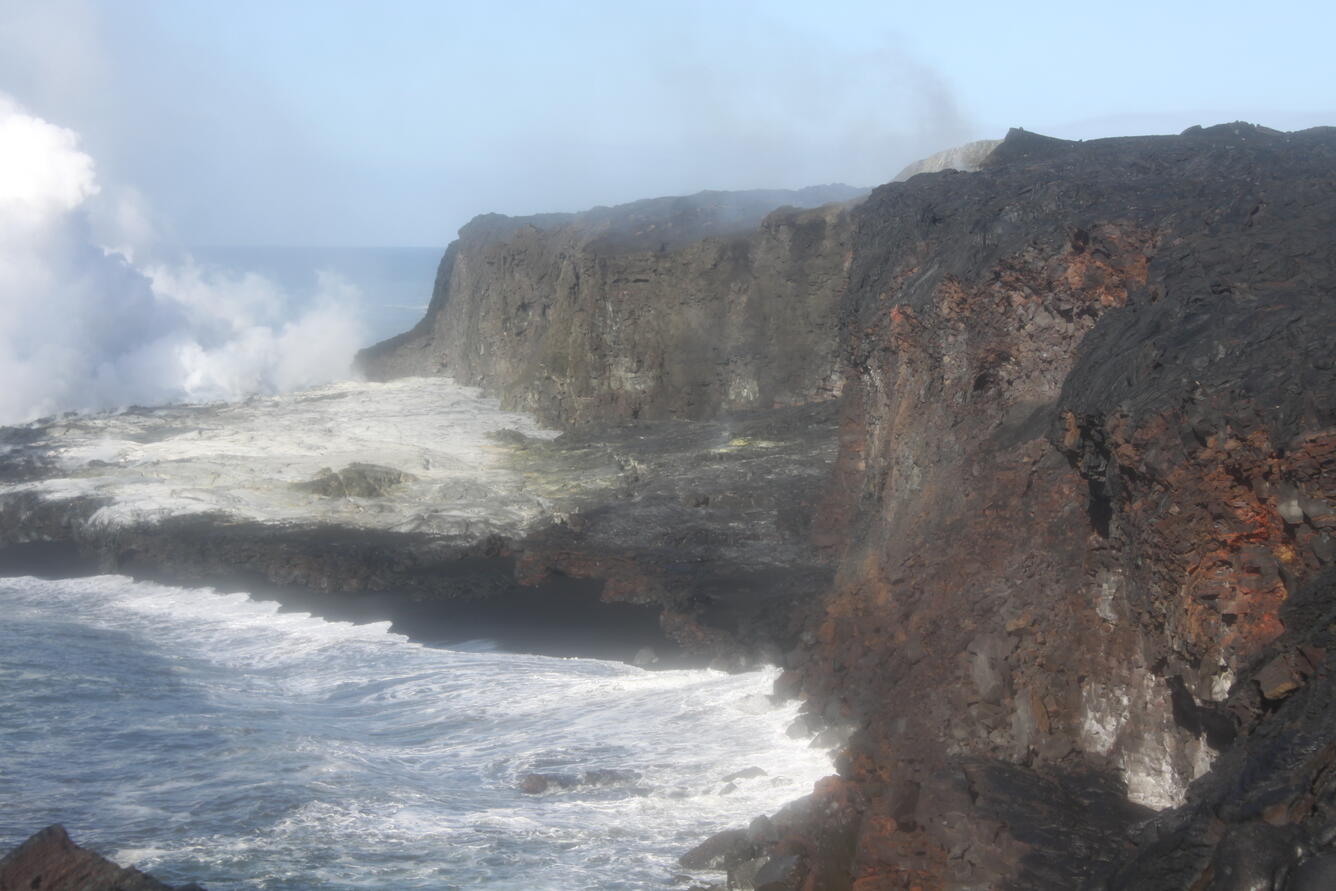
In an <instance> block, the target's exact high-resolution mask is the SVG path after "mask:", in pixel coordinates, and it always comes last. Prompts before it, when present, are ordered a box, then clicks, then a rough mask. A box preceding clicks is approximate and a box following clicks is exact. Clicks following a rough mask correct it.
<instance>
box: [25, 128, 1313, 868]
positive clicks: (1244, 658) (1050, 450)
mask: <svg viewBox="0 0 1336 891" xmlns="http://www.w3.org/2000/svg"><path fill="white" fill-rule="evenodd" d="M1333 171H1336V130H1333V129H1331V128H1320V129H1316V130H1310V131H1304V132H1301V133H1293V134H1285V133H1277V132H1275V131H1270V130H1265V129H1263V128H1257V127H1252V126H1249V125H1242V124H1233V125H1224V126H1221V127H1213V128H1209V129H1204V130H1203V129H1200V128H1196V129H1194V130H1192V131H1189V132H1187V133H1184V134H1182V135H1180V136H1176V137H1144V138H1128V139H1114V140H1097V141H1093V142H1088V143H1070V142H1064V141H1061V140H1053V139H1048V138H1045V137H1041V136H1037V135H1035V134H1030V133H1025V132H1023V131H1013V132H1012V133H1011V134H1010V135H1009V136H1008V137H1007V139H1006V140H1004V141H1003V142H1002V143H1001V144H1000V145H999V146H997V147H996V148H995V149H993V151H992V153H991V155H989V156H988V157H987V159H986V160H985V161H983V166H982V169H981V170H980V171H978V172H975V173H961V172H956V171H951V170H945V171H942V172H935V173H926V174H921V175H919V176H915V177H913V178H911V179H910V180H908V181H907V182H903V183H894V184H890V185H887V186H883V187H881V188H879V189H877V190H875V191H874V192H873V193H872V194H871V195H870V196H869V197H867V198H866V199H856V200H854V201H853V202H851V203H844V204H834V205H826V206H824V207H817V208H808V209H781V210H776V211H774V212H773V213H770V214H769V215H768V216H764V218H763V219H759V222H758V221H757V220H752V219H750V218H747V219H743V218H742V217H729V221H728V224H727V225H725V224H724V223H722V222H720V219H719V218H718V214H719V213H720V211H719V210H718V208H717V207H716V208H714V209H713V210H712V209H711V208H712V205H709V204H708V202H707V203H706V204H704V205H701V204H699V203H698V204H695V205H692V204H690V203H688V204H686V205H684V204H681V203H676V204H675V203H672V202H667V203H657V204H656V203H654V202H648V203H641V204H639V205H632V206H629V208H630V209H611V210H609V209H602V210H601V211H598V212H591V213H590V214H589V215H575V216H571V215H558V216H554V217H541V218H527V219H514V220H511V219H506V218H495V217H488V218H480V220H479V221H476V222H475V223H474V224H470V226H469V227H466V228H465V230H464V231H462V232H461V238H460V240H459V241H458V242H456V243H455V244H453V245H452V246H451V247H450V249H449V250H448V251H447V253H446V257H445V259H444V261H443V263H442V267H441V272H440V275H439V276H438V280H437V287H436V292H435V294H434V295H433V301H432V306H431V309H430V310H429V312H428V315H427V317H426V318H425V319H424V320H423V322H422V323H421V324H419V325H418V326H417V327H416V328H415V329H414V330H413V331H412V332H409V333H407V334H405V335H401V336H400V337H399V338H395V339H393V340H392V341H389V342H387V343H385V344H382V345H380V346H378V347H376V348H373V349H372V350H369V351H367V352H366V353H365V354H364V355H363V357H362V364H363V367H364V368H365V369H366V370H367V372H368V374H369V375H370V376H372V377H374V378H387V379H388V378H395V377H396V376H398V375H402V374H419V375H420V374H438V373H439V374H445V375H450V376H453V377H455V378H457V379H459V380H460V381H462V382H465V383H469V384H477V385H480V386H482V387H483V388H484V389H485V390H486V391H488V392H490V393H493V394H495V395H497V396H499V397H500V398H501V399H502V402H503V405H504V406H506V407H510V408H519V409H525V410H529V411H534V412H536V413H537V414H538V415H539V416H540V417H542V418H543V419H544V420H545V421H547V422H549V423H552V424H556V425H558V426H560V427H562V428H564V429H566V430H567V431H568V432H566V433H565V434H563V435H562V436H561V437H558V438H557V439H555V440H539V439H535V438H533V437H528V436H525V435H523V434H517V435H497V436H495V437H494V442H495V445H496V448H497V449H499V450H500V453H502V457H501V458H500V460H501V461H503V463H504V464H505V466H506V468H507V472H508V473H514V474H515V477H514V479H518V480H523V485H522V486H520V487H519V488H517V489H504V492H505V493H506V495H505V497H506V498H508V499H521V500H523V499H525V498H532V501H524V502H523V503H524V504H539V503H541V504H542V505H543V508H542V511H539V512H538V513H537V514H534V515H533V516H534V517H537V519H532V520H526V521H525V525H523V526H517V527H515V528H513V529H507V530H506V531H505V532H504V533H503V534H493V532H492V531H487V532H486V533H485V534H484V533H483V532H482V531H479V530H475V531H474V532H470V531H468V530H467V529H463V527H461V530H462V531H460V530H455V531H453V532H451V533H450V534H448V535H446V534H441V533H440V532H422V533H409V532H404V531H395V530H391V529H381V530H374V529H367V528H355V527H353V528H348V527H341V526H339V525H338V524H334V525H305V526H303V525H301V524H296V525H293V524H284V525H279V526H275V525H274V524H272V523H264V522H255V521H245V520H238V519H237V518H236V517H229V516H227V515H225V514H217V513H213V514H200V515H194V516H191V517H186V518H177V519H172V518H168V519H165V520H163V519H161V518H156V519H153V520H152V521H151V522H150V521H145V522H134V523H129V524H122V525H119V526H108V525H106V524H102V523H99V522H97V521H96V520H95V517H97V516H99V514H98V511H99V510H101V509H102V508H104V507H106V506H107V501H106V499H105V498H104V497H101V496H96V495H76V496H74V497H66V498H62V499H54V500H53V499H51V498H49V497H43V496H42V495H40V494H37V493H34V492H33V491H31V490H30V489H23V488H22V486H21V485H19V486H17V487H11V488H10V489H9V490H7V491H6V492H5V493H3V494H0V542H4V543H5V544H7V545H9V546H11V548H16V547H18V546H20V545H21V546H23V547H25V548H28V549H29V550H28V551H27V552H26V553H28V554H29V555H30V556H31V555H34V554H36V553H37V551H35V550H32V549H33V548H42V547H55V546H56V545H58V544H59V543H65V544H66V545H68V546H70V547H73V548H75V549H77V552H78V553H79V554H80V555H81V556H82V557H83V558H85V559H89V560H92V561H94V562H95V563H96V565H97V566H98V567H99V568H101V569H107V570H120V571H127V572H132V573H153V572H163V571H165V572H170V573H172V574H173V577H174V578H180V579H183V580H185V579H190V580H208V579H210V578H212V577H213V576H215V575H218V574H220V573H226V572H236V571H238V570H241V571H244V572H245V573H247V574H248V577H249V578H251V579H259V580H262V581H265V582H268V583H280V584H284V585H294V586H299V587H304V588H307V589H309V590H312V591H316V592H340V591H341V592H364V591H370V592H390V591H395V592H400V593H401V594H403V595H405V596H406V597H407V598H408V599H409V600H412V601H417V602H421V603H432V604H435V605H437V606H439V605H440V602H441V601H443V600H444V599H445V598H450V597H459V596H461V592H466V593H465V594H464V595H463V599H464V600H465V601H470V602H485V601H491V602H495V603H498V604H512V605H520V606H522V607H523V608H524V609H525V610H526V611H528V610H530V609H538V608H539V606H538V605H539V603H541V602H543V601H544V600H550V599H551V598H562V597H576V598H577V599H578V598H584V600H583V603H584V604H585V606H584V607H582V608H580V609H578V610H575V611H573V612H572V613H571V615H572V616H573V625H579V624H581V623H583V622H591V623H592V622H595V621H598V620H597V619H596V618H595V617H596V616H599V615H602V614H603V611H604V609H605V607H606V606H607V605H608V604H609V603H615V604H622V605H624V604H635V605H636V606H637V607H639V609H640V610H641V613H640V615H641V617H642V618H643V617H644V616H652V617H654V622H652V623H650V624H653V625H656V626H657V627H656V628H654V629H653V631H645V629H646V627H647V626H646V624H645V623H643V622H641V623H640V624H639V625H637V626H636V627H638V628H640V629H641V631H640V632H637V633H643V634H644V635H645V636H642V637H637V639H636V643H637V646H636V647H635V650H636V651H639V649H641V647H642V646H659V647H667V646H669V645H671V646H673V647H678V648H680V649H681V652H682V653H683V658H688V659H698V660H702V661H704V662H709V663H711V664H715V665H718V666H721V667H729V668H743V667H746V666H747V665H749V664H753V663H755V662H758V661H767V662H774V663H777V664H780V665H782V666H784V667H785V669H786V673H785V674H784V675H783V676H782V678H781V680H780V683H779V687H780V689H779V690H777V692H778V693H780V694H781V695H786V696H799V697H801V698H803V699H804V700H805V702H806V709H807V711H808V713H809V714H810V715H811V716H812V720H813V722H824V723H829V724H834V725H838V726H849V727H852V728H856V731H855V732H854V733H853V735H852V737H851V738H850V739H849V740H848V743H847V745H845V746H843V750H842V752H841V754H840V757H839V759H838V767H839V773H838V775H837V776H834V777H830V778H828V779H826V780H823V781H822V782H821V783H819V784H818V785H817V788H816V789H815V790H814V792H813V794H812V795H811V796H809V797H807V798H805V799H803V800H801V801H799V802H796V803H794V804H793V805H791V806H790V807H789V808H786V809H785V810H784V811H783V812H781V813H780V814H777V815H774V816H772V817H767V818H764V819H758V821H757V822H755V823H753V825H752V826H751V827H750V828H749V829H747V830H738V831H736V832H734V833H731V834H727V835H725V836H723V837H716V838H715V839H712V840H710V841H709V842H707V843H706V844H705V845H703V846H702V847H701V848H698V849H697V850H696V851H695V852H692V853H691V854H690V855H688V861H689V862H691V863H697V862H699V863H705V864H708V865H710V866H713V867H720V868H724V869H726V870H727V871H728V873H729V880H728V881H729V882H730V887H737V888H748V887H755V888H766V889H771V891H773V889H798V888H803V889H812V891H816V889H857V891H880V889H902V888H905V889H907V888H1017V889H1042V888H1054V889H1059V888H1074V887H1090V888H1104V889H1133V888H1136V889H1142V888H1165V889H1170V888H1175V889H1176V888H1183V889H1187V888H1193V889H1207V888H1210V889H1221V891H1225V889H1243V888H1254V887H1273V888H1283V889H1311V888H1318V887H1325V884H1323V883H1324V882H1327V881H1328V880H1329V878H1330V873H1331V869H1332V867H1331V863H1332V862H1336V849H1333V848H1332V847H1331V842H1332V838H1333V831H1336V830H1333V827H1336V785H1333V784H1332V782H1331V780H1330V776H1329V774H1330V771H1329V767H1330V764H1331V763H1332V761H1333V755H1332V754H1331V753H1332V752H1336V726H1333V725H1332V723H1331V721H1332V718H1331V715H1332V714H1336V712H1334V711H1333V709H1332V708H1331V703H1329V702H1328V699H1329V698H1330V697H1331V696H1332V695H1333V691H1336V686H1333V684H1332V681H1331V678H1330V676H1329V670H1330V669H1329V667H1328V661H1329V660H1328V659H1327V653H1328V651H1329V650H1330V649H1331V648H1332V646H1333V645H1336V641H1333V640H1330V639H1329V638H1330V636H1331V633H1332V632H1331V628H1334V627H1336V565H1334V561H1336V546H1333V543H1332V542H1333V536H1334V535H1336V363H1333V361H1332V350H1331V344H1332V342H1333V337H1336V255H1334V254H1333V253H1332V251H1331V248H1330V244H1331V238H1332V235H1333V233H1336V176H1334V174H1333ZM684 208H685V209H686V210H687V211H689V212H688V213H684ZM749 213H755V208H751V209H750V210H749ZM744 216H745V215H744ZM757 216H759V214H757ZM670 224H671V225H670ZM661 226H670V228H671V232H672V236H671V237H670V238H669V237H663V236H662V235H661V234H655V233H656V232H659V227H661ZM619 227H621V228H619ZM63 423H64V422H61V421H54V422H51V424H49V425H46V426H45V427H44V426H43V425H35V426H33V427H31V428H27V429H26V430H25V431H24V432H22V434H21V435H20V434H15V433H10V434H8V436H9V439H8V440H7V443H6V444H7V445H8V446H9V451H8V454H7V455H6V456H5V459H4V463H5V467H6V477H7V478H9V479H13V480H15V481H17V482H18V483H23V484H24V485H26V484H27V483H28V482H32V481H39V482H40V481H42V480H49V479H52V478H53V473H55V472H56V471H53V468H55V467H56V466H57V464H58V462H57V461H55V458H54V457H53V455H54V452H53V451H52V449H54V448H55V447H54V445H52V444H53V443H54V442H55V441H56V440H57V438H58V431H57V428H58V427H60V426H61V425H62V424H63ZM171 423H172V424H173V425H179V423H180V418H179V417H174V418H173V419H172V420H171ZM48 434H49V435H48ZM392 469H394V470H396V471H408V470H409V468H407V467H399V468H392ZM59 472H60V473H65V472H67V471H66V470H60V471H59ZM81 472H83V473H86V474H88V475H92V476H97V475H99V474H102V473H109V472H111V471H109V470H107V469H106V468H101V467H91V466H88V465H85V470H84V471H81ZM497 485H499V484H497ZM495 491H498V492H500V491H503V490H502V489H496V490H495ZM303 497H313V498H318V497H321V496H320V495H319V494H314V495H312V494H310V493H307V494H306V495H304V496H303ZM368 497H370V499H371V501H373V502H374V501H376V500H377V499H380V502H378V503H379V504H380V507H381V508H383V512H387V511H393V510H396V509H398V507H396V506H395V505H394V504H392V503H391V502H392V501H393V499H394V498H395V497H396V496H395V495H394V494H393V493H392V492H385V493H372V495H371V496H368ZM461 497H463V496H461ZM507 503H510V502H507ZM515 503H516V504H520V501H515ZM525 510H528V508H525ZM535 510H537V508H535ZM543 511H546V513H543ZM525 516H530V514H525ZM451 529H454V527H451ZM9 553H10V554H11V555H15V559H18V555H20V554H21V552H20V551H19V550H13V549H11V550H10V551H9ZM525 586H528V587H529V588H530V589H531V590H530V591H529V594H530V595H532V596H531V598H530V599H529V600H524V599H522V598H523V595H521V593H520V592H521V591H522V590H523V589H524V587H525ZM563 592H564V593H563ZM577 592H578V593H577ZM559 602H561V603H569V602H572V601H568V600H561V601H559ZM512 614H513V613H512ZM633 624H634V623H631V622H629V621H627V622H625V623H624V624H618V623H617V622H613V623H612V624H611V625H609V626H607V627H608V628H609V629H616V633H618V634H620V633H621V631H622V629H630V628H631V627H632V625H633ZM667 652H668V650H666V649H665V653H667ZM628 656H629V654H628V655H626V656H622V657H621V658H627V657H628ZM630 658H634V657H633V656H630Z"/></svg>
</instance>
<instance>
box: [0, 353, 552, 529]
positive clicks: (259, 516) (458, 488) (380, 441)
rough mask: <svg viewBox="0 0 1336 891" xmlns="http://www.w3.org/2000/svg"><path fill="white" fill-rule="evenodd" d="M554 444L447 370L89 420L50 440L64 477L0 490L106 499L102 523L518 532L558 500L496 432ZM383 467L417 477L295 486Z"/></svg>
mask: <svg viewBox="0 0 1336 891" xmlns="http://www.w3.org/2000/svg"><path fill="white" fill-rule="evenodd" d="M506 428H509V429H512V430H516V431H518V432H520V433H523V434H524V435H526V436H530V437H537V438H551V437H553V436H555V435H556V433H555V432H553V431H549V430H544V429H542V428H541V427H539V426H538V425H537V424H536V423H535V422H534V421H533V420H532V419H531V418H530V417H528V416H526V415H522V414H517V413H514V412H507V411H502V410H501V409H500V407H499V406H498V404H497V403H496V401H495V400H491V399H486V398H483V397H482V396H481V395H480V394H479V391H478V390H476V389H475V388H471V387H462V386H459V385H458V384H455V383H453V382H451V381H449V380H447V379H444V378H417V379H406V380H398V381H393V382H390V383H355V382H345V383H339V384H332V385H329V386H325V387H319V388H316V389H312V390H307V391H304V392H301V393H295V394H288V395H283V396H274V397H266V398H260V397H256V398H252V399H249V400H247V401H245V402H242V403H236V404H225V405H214V406H206V407H201V406H194V407H191V406H185V407H182V406H178V407H173V408H166V409H159V410H157V411H153V412H134V413H130V412H126V413H119V414H103V415H91V416H83V417H79V418H75V419H72V420H69V421H67V422H65V423H63V424H60V425H58V426H56V427H54V428H52V429H51V430H50V431H49V438H48V440H47V442H46V443H45V444H44V446H43V447H44V448H45V449H46V453H47V455H49V456H50V457H51V458H52V459H53V460H54V462H55V464H56V466H58V467H59V468H60V469H61V470H60V473H61V475H60V476H57V477H55V478H52V479H46V480H42V481H38V482H29V483H23V484H18V485H11V486H6V487H0V494H3V493H5V492H19V491H34V492H37V493H39V494H40V495H42V496H43V497H45V498H48V499H57V500H59V499H69V498H75V497H83V496H99V497H104V498H107V499H108V501H109V503H108V505H107V506H106V507H103V508H101V509H100V510H98V511H97V512H96V514H95V515H94V516H93V519H92V523H93V524H94V525H100V526H109V527H119V526H124V525H128V524H135V523H153V522H156V521H159V520H162V519H164V518H167V517H175V516H183V515H194V514H205V513H215V512H217V513H222V514H226V515H228V516H231V517H234V518H238V519H243V520H252V521H259V522H269V523H288V522H307V521H320V522H331V523H339V524H342V525H346V526H352V527H355V528H364V529H387V530H397V531H406V532H427V533H435V534H442V535H469V536H475V537H482V536H485V535H489V534H514V533H517V532H519V531H521V530H523V529H525V528H527V527H528V526H529V525H531V524H533V523H535V522H537V521H539V520H541V519H543V518H545V517H547V516H548V513H549V505H548V503H547V501H546V500H545V499H544V498H543V497H542V495H541V494H540V493H538V492H536V491H532V490H531V489H530V487H529V485H528V483H527V481H526V480H525V478H524V476H523V475H522V474H521V473H519V472H517V471H515V470H512V469H510V468H509V467H508V466H507V465H506V464H505V462H503V461H502V460H500V459H501V456H502V455H503V454H504V453H505V452H506V448H505V447H503V446H501V445H498V444H497V443H496V441H495V440H493V439H492V438H491V436H490V434H492V433H494V432H496V431H498V430H502V429H506ZM354 463H366V464H377V465H382V466H388V467H392V468H394V469H396V470H400V471H403V472H406V473H408V474H411V475H412V476H413V477H415V480H413V481H411V482H408V483H406V484H404V485H402V486H400V487H398V488H397V489H395V490H394V491H392V492H390V493H388V494H387V495H385V496H384V497H378V498H330V497H323V496H320V495H316V494H313V493H310V492H305V491H301V490H298V489H295V488H294V487H293V485H292V484H294V483H302V482H307V481H310V480H312V479H313V478H315V477H316V476H317V475H318V474H319V473H320V472H321V471H322V470H324V469H326V468H327V469H331V470H339V469H342V468H343V467H345V466H347V465H349V464H354Z"/></svg>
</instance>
